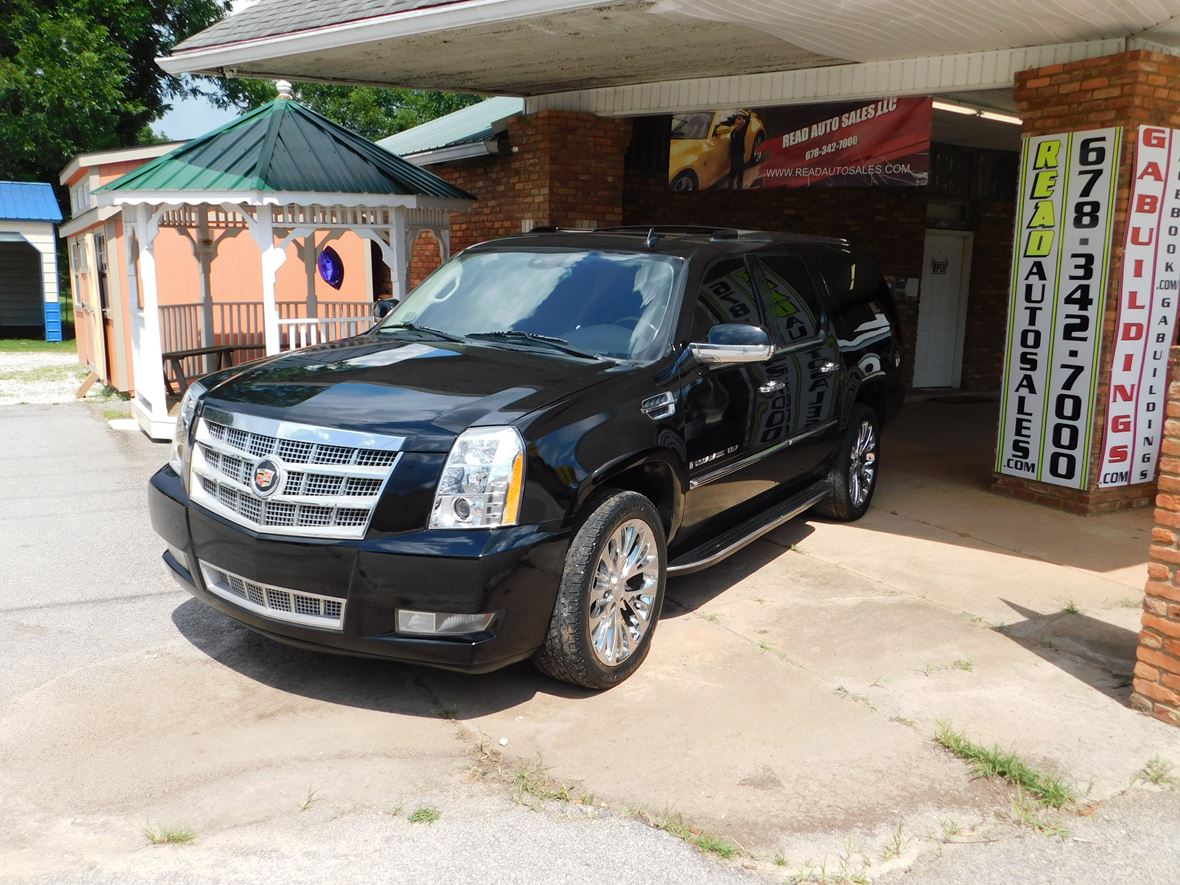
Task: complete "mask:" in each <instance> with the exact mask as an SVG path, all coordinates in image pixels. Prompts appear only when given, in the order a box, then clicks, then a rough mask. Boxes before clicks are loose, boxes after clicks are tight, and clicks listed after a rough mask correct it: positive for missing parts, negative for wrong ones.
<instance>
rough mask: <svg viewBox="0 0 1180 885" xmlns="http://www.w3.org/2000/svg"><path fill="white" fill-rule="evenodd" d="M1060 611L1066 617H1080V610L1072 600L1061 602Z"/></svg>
mask: <svg viewBox="0 0 1180 885" xmlns="http://www.w3.org/2000/svg"><path fill="white" fill-rule="evenodd" d="M1061 610H1062V611H1063V612H1065V614H1067V615H1080V614H1081V613H1082V610H1081V609H1080V608H1078V604H1077V603H1076V602H1074V601H1073V600H1072V599H1065V600H1062V603H1061Z"/></svg>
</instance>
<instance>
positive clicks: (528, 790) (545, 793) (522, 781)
mask: <svg viewBox="0 0 1180 885" xmlns="http://www.w3.org/2000/svg"><path fill="white" fill-rule="evenodd" d="M512 780H513V782H512V787H513V791H514V794H515V798H516V801H517V802H519V803H520V804H521V805H528V804H529V801H528V800H530V799H532V800H535V801H537V802H571V801H573V798H574V794H573V790H571V789H570V787H569V785H568V784H563V783H562V782H561V781H558V780H555V779H554V778H552V777H550V776H549V773H548V769H546V768H545V766H544V765H543V764H542V762H541V760H540V759H538V760H537V761H536V762H531V763H529V764H528V765H524V766H522V767H521V768H519V769H517V771H516V774H515V776H514V777H513V779H512Z"/></svg>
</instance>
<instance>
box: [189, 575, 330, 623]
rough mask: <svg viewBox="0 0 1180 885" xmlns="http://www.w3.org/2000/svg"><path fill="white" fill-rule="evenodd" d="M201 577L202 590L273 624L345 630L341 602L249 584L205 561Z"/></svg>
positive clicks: (293, 591)
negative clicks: (283, 622)
mask: <svg viewBox="0 0 1180 885" xmlns="http://www.w3.org/2000/svg"><path fill="white" fill-rule="evenodd" d="M201 574H202V575H203V576H204V578H205V589H207V590H208V591H209V592H210V593H213V594H215V595H217V596H220V597H221V598H222V599H228V600H229V601H230V602H232V603H234V604H236V605H240V606H241V607H242V608H245V609H249V610H250V611H254V612H257V613H258V614H261V615H265V616H266V617H268V618H274V619H275V620H276V621H289V622H290V623H293V624H303V625H305V626H308V627H320V628H322V629H327V630H343V629H344V605H345V601H344V600H343V599H337V598H336V597H333V596H320V595H319V594H318V593H305V592H303V591H302V590H288V589H286V588H285V587H274V586H272V585H270V584H263V583H261V582H259V581H251V580H250V579H249V578H243V577H242V576H241V575H235V574H234V573H233V572H228V571H226V570H225V569H223V568H220V567H218V566H215V565H212V564H210V563H208V562H205V561H204V560H202V561H201Z"/></svg>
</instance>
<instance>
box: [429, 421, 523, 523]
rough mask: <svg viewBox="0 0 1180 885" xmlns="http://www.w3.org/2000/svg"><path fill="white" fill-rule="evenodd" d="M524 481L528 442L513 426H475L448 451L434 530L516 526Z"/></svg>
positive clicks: (437, 496) (437, 495) (436, 502)
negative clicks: (525, 453) (525, 442)
mask: <svg viewBox="0 0 1180 885" xmlns="http://www.w3.org/2000/svg"><path fill="white" fill-rule="evenodd" d="M523 486H524V441H523V440H522V439H521V438H520V434H519V433H518V432H517V431H516V428H514V427H473V428H471V429H470V430H465V431H463V432H462V433H461V434H459V438H458V439H457V440H455V444H454V445H453V446H452V447H451V454H450V455H448V456H447V463H446V465H445V466H444V467H443V472H442V478H441V479H440V480H439V481H438V491H436V492H435V494H434V508H433V510H432V511H431V514H430V527H431V528H432V529H486V528H494V527H496V526H504V525H516V521H517V519H518V518H519V517H520V495H521V489H522V488H523Z"/></svg>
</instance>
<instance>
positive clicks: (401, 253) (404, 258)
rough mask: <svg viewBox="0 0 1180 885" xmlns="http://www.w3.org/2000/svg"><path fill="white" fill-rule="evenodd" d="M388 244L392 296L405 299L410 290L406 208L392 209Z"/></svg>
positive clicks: (400, 299) (401, 299) (399, 299)
mask: <svg viewBox="0 0 1180 885" xmlns="http://www.w3.org/2000/svg"><path fill="white" fill-rule="evenodd" d="M389 245H390V247H391V248H392V249H393V263H394V267H393V268H391V270H392V271H393V297H394V298H396V299H397V300H398V301H405V299H406V295H407V294H408V293H409V291H410V287H409V276H410V260H409V251H410V250H409V248H408V246H407V243H406V210H405V209H403V208H401V207H400V206H399V207H398V208H396V209H394V210H393V230H392V231H390V232H389Z"/></svg>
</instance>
